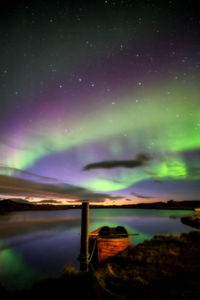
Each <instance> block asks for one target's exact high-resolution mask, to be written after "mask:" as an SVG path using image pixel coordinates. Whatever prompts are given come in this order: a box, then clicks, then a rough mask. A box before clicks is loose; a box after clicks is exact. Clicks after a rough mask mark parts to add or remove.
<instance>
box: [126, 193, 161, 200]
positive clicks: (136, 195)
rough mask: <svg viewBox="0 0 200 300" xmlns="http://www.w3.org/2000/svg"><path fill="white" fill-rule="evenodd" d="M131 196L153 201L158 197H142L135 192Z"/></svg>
mask: <svg viewBox="0 0 200 300" xmlns="http://www.w3.org/2000/svg"><path fill="white" fill-rule="evenodd" d="M131 195H133V196H135V197H137V198H142V199H152V198H156V197H153V196H146V195H141V194H138V193H135V192H132V193H131Z"/></svg>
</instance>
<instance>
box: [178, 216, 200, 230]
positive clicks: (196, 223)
mask: <svg viewBox="0 0 200 300" xmlns="http://www.w3.org/2000/svg"><path fill="white" fill-rule="evenodd" d="M181 221H182V222H183V223H184V224H186V225H189V226H191V227H194V228H197V229H200V213H198V214H195V215H188V216H185V217H182V218H181Z"/></svg>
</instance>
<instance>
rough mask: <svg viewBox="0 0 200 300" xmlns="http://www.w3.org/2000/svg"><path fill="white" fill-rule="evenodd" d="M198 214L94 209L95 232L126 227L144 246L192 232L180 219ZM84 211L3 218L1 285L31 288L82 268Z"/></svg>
mask: <svg viewBox="0 0 200 300" xmlns="http://www.w3.org/2000/svg"><path fill="white" fill-rule="evenodd" d="M190 213H193V211H188V210H187V211H184V210H153V209H149V210H147V209H132V208H130V209H126V208H123V209H119V208H117V209H111V208H107V209H106V208H104V209H90V231H92V230H94V229H96V228H98V227H100V226H103V225H108V226H118V225H123V226H125V227H126V229H127V230H128V231H129V233H139V235H138V236H133V237H131V243H134V244H138V243H141V242H143V241H144V240H145V239H150V238H151V237H152V236H153V235H154V234H157V233H163V234H178V233H181V232H188V231H190V230H191V228H190V227H188V226H186V225H184V224H182V223H181V221H180V217H181V216H183V215H186V214H190ZM80 218H81V211H80V209H71V210H65V211H63V210H61V211H24V212H11V213H6V214H3V215H1V216H0V282H1V283H2V284H3V285H4V286H5V287H7V288H9V289H13V290H15V289H21V288H24V287H29V286H31V285H32V284H33V283H34V281H36V280H38V279H41V278H45V277H48V276H57V275H59V274H60V273H61V272H62V269H63V267H64V266H65V265H69V264H70V265H74V266H75V267H77V268H78V267H79V263H78V260H77V257H78V255H79V251H80V231H81V229H80V223H81V219H80Z"/></svg>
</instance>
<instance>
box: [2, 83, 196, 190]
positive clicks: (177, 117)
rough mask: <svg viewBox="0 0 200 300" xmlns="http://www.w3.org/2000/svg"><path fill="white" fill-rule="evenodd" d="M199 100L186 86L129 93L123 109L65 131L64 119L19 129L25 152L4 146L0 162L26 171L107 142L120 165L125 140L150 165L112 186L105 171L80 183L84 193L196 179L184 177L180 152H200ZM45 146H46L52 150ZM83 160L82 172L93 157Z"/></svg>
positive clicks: (101, 112)
mask: <svg viewBox="0 0 200 300" xmlns="http://www.w3.org/2000/svg"><path fill="white" fill-rule="evenodd" d="M157 90H158V89H157ZM169 91H170V92H169ZM198 95H199V87H198V84H196V85H195V84H194V83H193V84H190V85H187V86H185V84H184V82H183V83H182V84H179V85H175V84H174V83H173V85H167V86H165V87H163V86H162V87H160V88H159V92H155V91H153V90H148V91H147V90H146V93H145V95H141V94H139V93H138V95H135V94H134V93H133V92H132V93H130V95H129V96H128V97H125V98H124V101H123V104H122V103H120V104H116V105H114V106H113V105H112V106H111V105H110V106H109V108H107V109H105V108H104V109H102V108H101V109H100V108H98V107H97V108H96V110H93V111H89V112H87V113H86V114H85V115H84V112H83V113H82V117H81V115H80V118H79V120H78V122H77V121H76V122H75V121H74V122H71V123H70V125H69V123H68V122H67V121H65V116H62V117H63V118H62V122H60V123H59V122H58V123H57V124H52V122H51V118H50V117H49V116H47V119H48V120H49V122H48V124H46V125H45V126H44V125H41V123H40V122H39V121H35V124H34V126H33V127H32V128H31V130H24V131H22V130H21V129H20V132H18V133H17V134H18V136H20V137H21V139H20V140H21V145H27V146H30V147H29V148H28V150H20V148H19V149H9V152H8V151H7V148H6V146H2V148H1V150H0V152H1V157H3V160H2V161H4V162H5V164H6V165H7V166H9V167H12V168H17V169H25V168H28V167H30V166H32V165H33V164H34V163H35V162H36V161H37V160H38V159H40V158H42V157H45V156H46V155H50V154H52V153H57V152H60V151H64V150H65V151H67V150H69V149H71V148H72V147H80V146H83V145H90V144H91V143H95V142H98V143H100V144H101V143H105V142H106V141H107V140H109V139H111V138H112V139H114V142H113V145H112V146H111V147H110V149H109V150H110V152H111V154H113V157H114V158H116V159H117V158H118V159H119V155H122V150H123V143H124V140H125V138H126V142H128V144H129V145H130V147H131V148H132V149H133V156H134V154H137V153H134V152H135V151H136V149H140V151H141V149H142V152H147V153H149V154H152V160H151V161H150V163H149V164H148V165H147V166H144V167H141V168H135V169H132V170H122V172H121V173H120V174H121V175H120V177H119V176H118V177H117V181H116V180H115V179H113V177H112V178H110V175H109V171H108V170H107V174H105V176H104V178H100V177H98V176H94V179H90V180H86V181H85V182H83V184H82V185H83V186H84V187H87V188H90V189H92V190H95V191H116V190H120V189H125V188H127V187H129V186H131V185H132V184H134V183H136V182H139V181H142V180H145V179H149V178H154V179H163V178H172V179H175V180H176V179H178V180H180V179H200V174H198V173H195V174H194V175H192V174H190V172H188V165H187V162H186V161H185V159H184V157H183V152H186V151H189V150H195V149H199V148H200V111H199V110H198V109H197V107H198V105H199V96H198ZM137 99H139V100H137ZM76 119H77V118H76ZM66 127H67V128H70V129H69V131H68V132H67V133H66V132H65V131H64V129H65V128H66ZM33 132H34V133H38V132H39V133H40V136H41V138H40V139H38V138H37V139H36V138H35V137H34V135H32V133H33ZM15 134H16V133H15ZM127 140H128V141H127ZM46 145H50V146H51V147H50V149H51V150H49V149H48V147H46ZM21 148H23V147H21ZM7 153H9V155H8V154H7ZM86 156H87V157H84V154H83V157H82V158H83V166H84V164H86V163H88V162H89V163H91V162H92V161H91V160H89V158H91V157H92V154H91V155H90V153H88V154H87V155H86ZM124 159H130V158H128V157H126V158H124ZM85 160H86V162H85ZM92 172H93V174H94V171H92ZM7 175H11V174H7ZM101 177H102V176H101Z"/></svg>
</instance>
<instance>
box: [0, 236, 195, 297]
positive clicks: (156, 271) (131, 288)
mask: <svg viewBox="0 0 200 300" xmlns="http://www.w3.org/2000/svg"><path fill="white" fill-rule="evenodd" d="M199 254H200V231H199V230H195V231H190V232H189V233H182V234H180V235H169V236H168V235H155V236H154V237H153V238H152V239H151V240H146V241H144V242H143V243H141V244H138V245H129V247H128V248H127V249H126V250H125V251H123V252H122V253H121V254H120V255H118V256H116V257H112V258H110V259H108V260H107V261H105V262H104V263H102V264H101V265H99V266H98V267H97V268H96V269H95V270H94V269H93V267H91V272H90V273H82V272H80V271H79V270H77V269H75V268H74V267H70V266H68V267H66V268H65V270H63V273H62V274H61V275H60V276H59V277H56V278H49V279H45V280H41V281H38V282H36V283H35V284H34V285H33V287H32V288H31V289H29V290H21V291H19V292H15V293H10V292H6V291H5V290H4V289H3V288H2V287H1V285H0V291H1V295H4V298H3V299H7V298H6V296H11V297H12V296H14V297H15V296H19V297H20V298H21V299H25V298H26V299H27V297H30V296H31V297H32V296H34V297H38V296H41V295H42V296H46V297H47V296H54V297H56V296H58V293H60V294H62V293H66V294H67V295H73V299H80V297H81V296H82V295H83V293H85V297H86V298H87V299H96V298H97V299H102V300H107V299H119V298H117V296H119V297H120V299H127V300H129V299H130V300H131V299H133V298H134V299H135V300H139V299H140V300H141V299H148V300H163V299H176V300H177V299H188V300H191V299H198V298H199V297H200V276H199V275H200V255H199ZM77 287H79V288H77ZM116 295H117V296H116Z"/></svg>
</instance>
